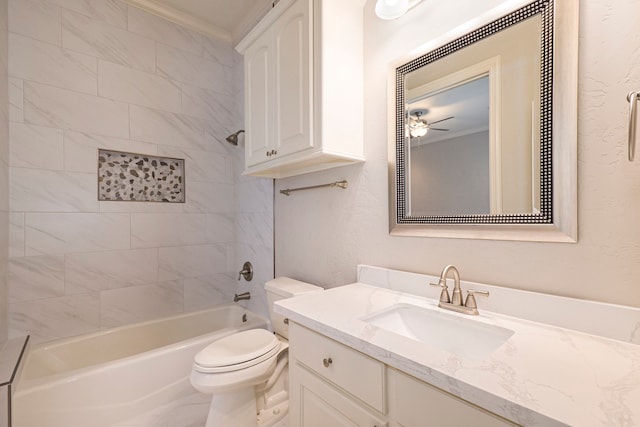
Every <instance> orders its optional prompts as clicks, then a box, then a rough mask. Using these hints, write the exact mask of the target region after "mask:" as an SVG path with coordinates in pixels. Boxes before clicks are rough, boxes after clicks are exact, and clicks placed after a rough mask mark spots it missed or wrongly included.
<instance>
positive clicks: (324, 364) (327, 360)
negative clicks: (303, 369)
mask: <svg viewBox="0 0 640 427" xmlns="http://www.w3.org/2000/svg"><path fill="white" fill-rule="evenodd" d="M332 363H333V360H331V358H330V357H328V358H326V359H322V365H323V366H324V367H325V368H328V367H329V365H331V364H332Z"/></svg>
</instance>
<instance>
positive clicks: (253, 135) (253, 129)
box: [244, 34, 273, 165]
mask: <svg viewBox="0 0 640 427" xmlns="http://www.w3.org/2000/svg"><path fill="white" fill-rule="evenodd" d="M269 44H270V37H269V34H264V35H263V37H262V38H261V39H259V40H257V41H256V42H255V44H253V45H252V46H251V47H250V48H249V49H248V50H247V52H246V53H245V56H244V85H245V103H246V105H251V106H252V108H247V109H245V129H246V134H245V144H246V147H245V160H246V163H247V164H248V165H255V164H258V163H260V162H264V161H266V160H268V159H269V157H267V153H268V152H269V150H270V148H269V140H270V139H271V138H270V135H269V132H272V129H271V128H272V127H271V126H270V122H271V121H272V120H271V117H270V114H271V107H270V105H271V101H270V98H271V93H270V92H272V89H270V88H271V87H273V85H272V84H271V83H270V81H269V80H270V77H271V75H272V72H271V70H270V69H269V63H270V59H269V55H270V49H269Z"/></svg>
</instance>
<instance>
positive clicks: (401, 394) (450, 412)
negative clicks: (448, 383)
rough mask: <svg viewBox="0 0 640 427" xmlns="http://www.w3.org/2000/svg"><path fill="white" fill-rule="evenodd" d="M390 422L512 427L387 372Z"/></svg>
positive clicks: (422, 426)
mask: <svg viewBox="0 0 640 427" xmlns="http://www.w3.org/2000/svg"><path fill="white" fill-rule="evenodd" d="M389 388H390V389H389V400H390V402H389V405H390V410H391V418H393V419H394V420H395V421H396V422H397V423H398V425H400V426H402V427H468V426H473V427H514V426H516V424H513V423H511V422H509V421H507V420H505V419H504V418H501V417H499V416H497V415H495V414H492V413H490V412H487V411H485V410H484V409H482V408H479V407H477V406H475V405H472V404H470V403H469V402H466V401H464V400H462V399H459V398H457V397H455V396H452V395H450V394H448V393H446V392H444V391H442V390H440V389H438V388H436V387H433V386H431V385H429V384H427V383H424V382H422V381H420V380H417V379H415V378H413V377H410V376H408V375H406V374H403V373H401V372H399V371H396V370H394V369H389Z"/></svg>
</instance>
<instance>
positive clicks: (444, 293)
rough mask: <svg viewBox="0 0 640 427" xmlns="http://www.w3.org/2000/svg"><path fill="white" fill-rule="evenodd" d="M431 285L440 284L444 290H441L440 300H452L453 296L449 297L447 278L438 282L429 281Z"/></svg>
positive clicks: (448, 301)
mask: <svg viewBox="0 0 640 427" xmlns="http://www.w3.org/2000/svg"><path fill="white" fill-rule="evenodd" d="M429 285H431V286H439V287H441V288H442V292H440V302H446V303H450V302H451V298H449V287H448V286H447V281H446V280H440V281H439V282H438V283H429Z"/></svg>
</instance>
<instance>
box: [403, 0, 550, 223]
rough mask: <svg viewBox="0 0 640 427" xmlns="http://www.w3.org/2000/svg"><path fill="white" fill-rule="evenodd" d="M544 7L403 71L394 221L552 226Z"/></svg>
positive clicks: (483, 31)
mask: <svg viewBox="0 0 640 427" xmlns="http://www.w3.org/2000/svg"><path fill="white" fill-rule="evenodd" d="M548 6H549V3H548V2H535V3H532V4H530V5H528V6H525V7H523V8H522V9H520V10H518V11H515V12H513V13H512V14H511V15H508V16H506V17H503V18H501V19H499V20H497V21H495V22H494V23H492V24H489V25H487V26H485V27H483V28H480V29H478V30H476V31H474V32H472V33H469V34H467V35H466V36H463V37H462V38H460V39H458V40H455V41H453V42H451V43H449V44H447V45H445V46H442V47H440V48H438V49H436V50H435V51H432V52H429V53H427V54H425V55H423V56H422V57H419V58H416V59H415V60H413V61H410V62H409V63H407V64H404V65H403V66H401V67H398V69H397V70H396V78H397V85H398V88H397V89H400V90H399V91H398V92H397V93H398V94H399V95H402V96H401V97H400V98H401V99H399V100H398V101H399V102H398V103H397V111H396V120H397V124H396V126H397V129H403V132H396V135H397V141H396V144H397V147H396V153H397V158H396V171H397V173H396V180H397V181H396V192H397V195H396V196H397V198H396V202H397V205H396V208H397V213H398V218H397V223H403V222H406V223H436V224H437V223H447V224H451V223H458V222H459V223H532V222H533V223H547V222H550V221H551V206H550V200H551V176H550V173H548V172H545V173H541V171H546V170H548V169H549V168H548V167H547V166H549V165H550V163H551V159H550V153H549V146H550V136H551V135H550V129H549V124H548V123H547V120H549V121H550V117H551V105H550V103H551V88H550V87H548V86H546V85H545V81H546V80H545V79H550V78H551V77H549V76H550V75H551V68H552V65H553V64H552V62H553V61H552V46H551V45H550V43H546V42H545V39H546V37H548V35H549V33H550V32H551V31H552V27H553V22H552V19H553V18H552V14H551V13H545V12H546V10H545V9H546V8H547V7H548ZM546 73H548V75H547V74H546ZM545 144H547V145H545ZM547 202H548V203H547Z"/></svg>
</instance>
